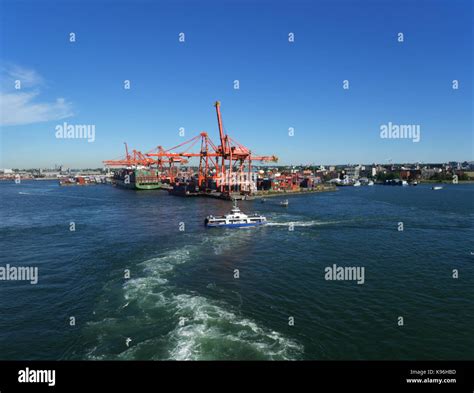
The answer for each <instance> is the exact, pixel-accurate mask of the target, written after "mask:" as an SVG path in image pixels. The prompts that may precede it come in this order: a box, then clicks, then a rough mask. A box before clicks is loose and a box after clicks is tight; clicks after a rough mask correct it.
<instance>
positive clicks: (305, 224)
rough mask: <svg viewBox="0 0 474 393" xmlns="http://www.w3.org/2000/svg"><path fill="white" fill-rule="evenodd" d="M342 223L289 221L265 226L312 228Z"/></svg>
mask: <svg viewBox="0 0 474 393" xmlns="http://www.w3.org/2000/svg"><path fill="white" fill-rule="evenodd" d="M341 222H342V221H317V220H312V221H289V222H269V223H267V226H284V227H287V226H290V225H292V224H293V226H295V227H312V226H315V225H331V224H339V223H341Z"/></svg>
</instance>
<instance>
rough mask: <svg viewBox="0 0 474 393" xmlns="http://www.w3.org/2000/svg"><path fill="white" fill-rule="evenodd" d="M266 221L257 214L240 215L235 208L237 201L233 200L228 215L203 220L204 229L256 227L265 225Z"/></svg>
mask: <svg viewBox="0 0 474 393" xmlns="http://www.w3.org/2000/svg"><path fill="white" fill-rule="evenodd" d="M266 223H267V219H266V218H265V217H264V216H261V215H259V214H254V215H253V216H248V215H247V214H245V213H242V212H241V211H240V209H239V208H238V207H237V201H236V200H234V206H233V207H232V210H231V211H230V213H229V214H226V215H224V216H217V217H214V216H207V217H206V219H205V220H204V225H205V226H206V227H227V228H239V227H254V226H258V225H265V224H266Z"/></svg>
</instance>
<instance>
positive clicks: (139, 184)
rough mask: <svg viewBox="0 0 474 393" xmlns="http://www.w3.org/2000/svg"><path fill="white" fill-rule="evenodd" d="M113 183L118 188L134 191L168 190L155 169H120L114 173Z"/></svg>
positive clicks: (167, 185)
mask: <svg viewBox="0 0 474 393" xmlns="http://www.w3.org/2000/svg"><path fill="white" fill-rule="evenodd" d="M113 182H114V184H115V185H117V186H118V187H122V188H128V189H132V190H158V189H163V188H168V187H169V184H166V183H163V182H162V181H161V179H160V176H159V173H158V171H157V170H154V169H120V170H118V171H116V172H115V173H114V176H113Z"/></svg>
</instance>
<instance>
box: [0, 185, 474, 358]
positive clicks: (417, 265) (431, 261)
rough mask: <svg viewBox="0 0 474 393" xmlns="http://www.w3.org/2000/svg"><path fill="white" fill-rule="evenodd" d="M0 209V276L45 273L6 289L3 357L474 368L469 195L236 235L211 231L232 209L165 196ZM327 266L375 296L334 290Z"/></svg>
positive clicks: (409, 192)
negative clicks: (12, 271)
mask: <svg viewBox="0 0 474 393" xmlns="http://www.w3.org/2000/svg"><path fill="white" fill-rule="evenodd" d="M0 198H1V204H0V212H1V223H0V235H1V237H0V242H1V243H0V247H1V250H2V252H1V261H0V265H1V266H4V265H5V264H7V263H9V264H11V265H15V266H20V265H22V266H37V267H38V268H39V282H38V284H37V285H31V284H30V283H28V282H18V281H17V282H7V281H0V315H1V317H0V358H2V359H472V358H474V335H473V331H474V290H473V288H474V255H473V254H474V244H473V241H472V240H473V238H474V236H473V235H474V230H473V226H472V223H473V218H474V205H473V203H474V185H446V186H445V187H444V189H443V190H441V191H432V190H431V189H430V186H424V185H420V186H418V187H384V186H375V187H359V188H352V187H346V188H342V189H339V190H338V191H337V192H332V193H321V194H312V195H300V196H292V197H290V199H289V200H290V205H289V207H288V208H282V207H280V206H278V199H268V200H267V202H266V203H263V204H262V203H260V202H259V201H248V202H242V203H241V208H242V210H244V211H246V212H253V211H259V212H261V213H263V214H265V215H266V216H267V218H268V219H269V220H270V221H271V225H269V226H267V227H262V228H251V229H227V230H219V229H205V228H204V227H203V225H202V223H203V219H204V217H205V216H206V215H208V214H218V213H225V212H227V210H228V209H229V208H230V204H229V203H228V202H224V201H217V200H210V199H204V198H189V199H184V198H179V197H173V196H169V195H168V194H167V193H165V192H163V191H142V192H135V191H130V190H122V189H117V188H114V187H111V186H89V187H59V186H58V185H57V184H56V183H55V182H48V181H30V182H26V181H25V182H23V183H21V184H19V185H17V184H14V183H1V184H0ZM70 222H74V223H75V226H76V230H75V231H74V232H71V231H70V230H69V229H70ZM181 222H183V223H184V224H185V231H184V232H181V231H179V225H180V223H181ZM290 222H293V223H294V230H293V231H291V230H289V229H290V227H289V223H290ZM399 222H403V224H404V231H403V232H399V231H398V230H397V225H398V223H399ZM471 253H473V254H471ZM333 264H337V265H339V266H361V267H364V268H365V283H364V284H362V285H358V284H357V283H356V282H354V281H327V280H325V278H324V276H325V275H324V269H325V267H327V266H332V265H333ZM125 269H129V270H130V272H131V277H130V279H125V278H124V271H125ZM235 269H238V270H239V274H240V278H237V279H236V278H234V270H235ZM453 269H458V271H459V278H458V279H454V278H452V271H453ZM71 316H74V317H75V319H76V325H75V326H70V324H69V321H70V319H69V318H70V317H71ZM399 316H403V318H404V326H398V324H397V321H398V320H397V318H398V317H399ZM290 317H293V318H294V326H290V325H289V318H290ZM127 339H130V340H131V341H130V340H129V341H128V346H127Z"/></svg>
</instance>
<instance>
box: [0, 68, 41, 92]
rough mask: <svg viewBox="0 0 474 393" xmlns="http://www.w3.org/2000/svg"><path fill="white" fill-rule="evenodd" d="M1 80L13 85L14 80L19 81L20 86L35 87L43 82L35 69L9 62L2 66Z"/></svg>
mask: <svg viewBox="0 0 474 393" xmlns="http://www.w3.org/2000/svg"><path fill="white" fill-rule="evenodd" d="M1 72H2V80H3V81H4V83H5V84H8V85H10V86H13V84H14V83H15V81H17V80H18V81H20V82H21V87H22V88H28V87H35V86H38V85H42V84H44V79H43V77H42V76H41V75H39V74H38V73H37V72H36V71H35V70H33V69H29V68H25V67H20V66H18V65H15V64H10V65H7V66H4V67H2V70H1Z"/></svg>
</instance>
